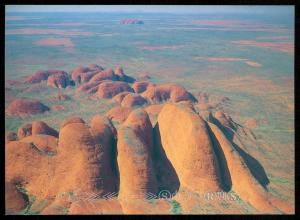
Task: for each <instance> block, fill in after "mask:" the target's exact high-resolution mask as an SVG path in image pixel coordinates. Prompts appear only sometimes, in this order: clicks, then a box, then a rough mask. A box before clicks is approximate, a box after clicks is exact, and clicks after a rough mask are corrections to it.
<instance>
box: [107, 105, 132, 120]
mask: <svg viewBox="0 0 300 220" xmlns="http://www.w3.org/2000/svg"><path fill="white" fill-rule="evenodd" d="M132 110H133V109H132V108H127V107H122V106H116V107H113V108H112V109H110V110H109V111H108V112H107V113H106V116H107V117H108V118H109V119H110V120H112V121H114V122H118V123H123V122H124V121H125V120H126V119H127V117H128V115H129V114H130V112H131V111H132Z"/></svg>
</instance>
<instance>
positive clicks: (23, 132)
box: [18, 124, 32, 139]
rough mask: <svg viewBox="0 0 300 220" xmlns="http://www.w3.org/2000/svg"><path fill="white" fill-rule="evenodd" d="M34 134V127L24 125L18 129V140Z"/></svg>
mask: <svg viewBox="0 0 300 220" xmlns="http://www.w3.org/2000/svg"><path fill="white" fill-rule="evenodd" d="M31 134H32V125H31V124H24V125H22V126H21V127H20V128H19V129H18V138H19V139H22V138H24V137H26V136H29V135H31Z"/></svg>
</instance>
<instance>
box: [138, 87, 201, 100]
mask: <svg viewBox="0 0 300 220" xmlns="http://www.w3.org/2000/svg"><path fill="white" fill-rule="evenodd" d="M141 95H142V96H143V97H144V98H146V99H148V100H149V101H150V102H152V103H159V102H164V101H167V100H170V101H171V102H180V101H191V102H195V101H196V99H195V97H193V95H192V94H190V93H189V92H188V91H186V90H185V89H184V88H183V87H181V86H179V85H177V84H174V83H165V84H160V85H149V86H148V87H147V90H146V91H144V92H143V93H141Z"/></svg>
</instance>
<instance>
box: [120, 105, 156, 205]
mask: <svg viewBox="0 0 300 220" xmlns="http://www.w3.org/2000/svg"><path fill="white" fill-rule="evenodd" d="M152 149H153V133H152V126H151V122H150V119H149V117H148V114H147V113H146V112H145V111H144V110H141V109H137V110H134V111H132V112H131V113H130V115H129V117H128V118H127V119H126V121H125V122H124V123H123V124H122V126H121V127H120V128H119V129H118V156H117V159H118V165H119V172H120V191H119V198H120V199H121V200H122V199H125V198H128V196H136V197H135V198H147V193H154V194H155V193H156V192H157V188H156V187H157V186H156V178H155V173H154V172H155V171H154V169H153V168H154V167H153V162H152V156H151V154H152ZM121 204H122V207H123V205H124V206H125V205H126V201H125V202H123V203H121Z"/></svg>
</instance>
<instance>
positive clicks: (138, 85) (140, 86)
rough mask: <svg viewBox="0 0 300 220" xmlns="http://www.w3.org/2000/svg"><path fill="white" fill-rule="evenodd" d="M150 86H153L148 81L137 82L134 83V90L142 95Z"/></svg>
mask: <svg viewBox="0 0 300 220" xmlns="http://www.w3.org/2000/svg"><path fill="white" fill-rule="evenodd" d="M149 85H152V83H151V82H148V81H136V82H134V83H133V85H132V88H133V90H134V92H136V93H142V92H144V91H146V90H147V88H148V86H149Z"/></svg>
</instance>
